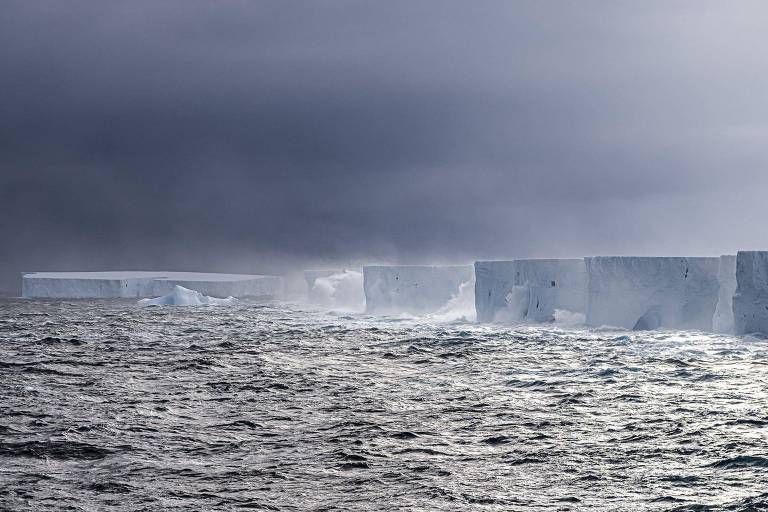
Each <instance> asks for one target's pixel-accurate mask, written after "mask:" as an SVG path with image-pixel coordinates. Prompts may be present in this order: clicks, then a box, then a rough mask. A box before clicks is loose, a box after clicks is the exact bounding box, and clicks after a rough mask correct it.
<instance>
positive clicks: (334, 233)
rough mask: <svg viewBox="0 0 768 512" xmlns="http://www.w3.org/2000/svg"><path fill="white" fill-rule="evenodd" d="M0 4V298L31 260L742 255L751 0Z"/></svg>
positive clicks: (752, 141)
mask: <svg viewBox="0 0 768 512" xmlns="http://www.w3.org/2000/svg"><path fill="white" fill-rule="evenodd" d="M2 11H3V15H2V16H0V69H2V72H0V94H2V101H1V102H0V290H2V291H3V292H4V293H6V294H18V293H19V290H20V276H19V273H20V272H22V271H34V270H105V269H168V270H197V271H229V272H248V273H256V272H262V273H264V272H266V273H272V272H286V271H291V270H297V269H298V270H300V269H301V268H304V267H318V266H353V265H359V264H361V263H364V262H379V263H380V262H392V263H429V262H446V263H449V262H450V263H464V262H471V261H473V260H474V259H488V258H513V257H538V256H547V257H567V256H571V257H573V256H584V255H594V254H637V255H652V254H658V255H672V254H674V255H678V254H679V255H708V254H711V255H717V254H721V253H733V252H734V251H735V250H737V249H761V248H762V249H766V248H768V230H764V229H762V223H761V222H760V221H762V220H763V219H765V218H766V216H767V215H768V202H766V201H765V200H764V198H763V195H764V191H765V190H766V186H768V172H766V168H767V167H766V163H768V157H767V156H766V148H767V147H768V144H766V143H767V142H768V121H767V120H768V102H766V101H765V92H764V91H766V90H768V61H767V60H766V59H765V57H764V53H765V48H766V43H767V42H768V41H767V40H768V36H766V31H765V26H766V24H768V4H765V3H764V2H747V1H745V2H739V3H737V4H731V3H726V2H690V1H685V2H675V1H663V2H662V1H659V2H643V3H642V4H641V3H638V2H590V1H582V2H565V1H560V2H554V1H531V2H521V1H503V2H492V1H482V2H449V1H438V0H435V1H414V0H408V1H389V2H365V1H328V2H290V1H285V0H280V1H274V2H269V1H260V2H250V1H234V0H233V1H219V2H209V1H195V0H177V1H173V0H169V1H164V2H156V1H146V2H145V1H140V0H139V1H133V2H128V3H118V2H104V1H69V2H60V1H35V2H29V1H27V0H22V1H13V0H6V1H4V2H3V8H2Z"/></svg>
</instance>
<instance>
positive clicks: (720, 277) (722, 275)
mask: <svg viewBox="0 0 768 512" xmlns="http://www.w3.org/2000/svg"><path fill="white" fill-rule="evenodd" d="M717 281H718V283H719V286H720V288H719V290H718V294H717V306H715V314H714V316H713V317H712V329H713V330H714V331H715V332H717V333H721V334H733V332H734V322H733V296H734V294H735V293H736V256H735V255H732V254H727V255H724V256H720V266H719V267H718V270H717Z"/></svg>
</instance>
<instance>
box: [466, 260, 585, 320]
mask: <svg viewBox="0 0 768 512" xmlns="http://www.w3.org/2000/svg"><path fill="white" fill-rule="evenodd" d="M585 291H586V269H585V266H584V260H583V259H523V260H509V261H478V262H475V307H476V309H477V320H478V321H479V322H493V321H500V322H553V321H555V320H557V319H562V318H564V317H565V316H567V315H568V313H570V315H571V316H569V317H568V318H569V321H571V322H572V321H573V319H574V318H583V316H582V315H583V313H584V310H585ZM573 315H578V316H573Z"/></svg>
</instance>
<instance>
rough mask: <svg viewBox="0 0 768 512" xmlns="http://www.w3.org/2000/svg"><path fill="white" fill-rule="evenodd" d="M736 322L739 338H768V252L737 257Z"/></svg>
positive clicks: (740, 253) (744, 252)
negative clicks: (761, 335)
mask: <svg viewBox="0 0 768 512" xmlns="http://www.w3.org/2000/svg"><path fill="white" fill-rule="evenodd" d="M733 320H734V327H735V333H736V334H752V333H761V334H768V251H739V252H738V253H737V254H736V293H735V294H734V296H733Z"/></svg>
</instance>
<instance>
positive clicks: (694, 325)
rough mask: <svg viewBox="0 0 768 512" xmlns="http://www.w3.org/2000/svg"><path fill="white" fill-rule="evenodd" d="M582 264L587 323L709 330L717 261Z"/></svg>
mask: <svg viewBox="0 0 768 512" xmlns="http://www.w3.org/2000/svg"><path fill="white" fill-rule="evenodd" d="M585 261H586V266H587V324H588V325H591V326H613V327H621V328H625V329H635V330H646V329H658V328H665V329H695V330H703V331H711V330H712V319H713V316H714V313H715V307H716V305H717V302H718V293H719V289H720V286H719V283H718V278H717V276H718V270H719V267H720V258H686V257H629V256H597V257H591V258H585Z"/></svg>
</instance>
